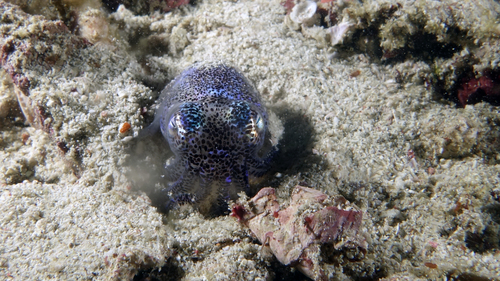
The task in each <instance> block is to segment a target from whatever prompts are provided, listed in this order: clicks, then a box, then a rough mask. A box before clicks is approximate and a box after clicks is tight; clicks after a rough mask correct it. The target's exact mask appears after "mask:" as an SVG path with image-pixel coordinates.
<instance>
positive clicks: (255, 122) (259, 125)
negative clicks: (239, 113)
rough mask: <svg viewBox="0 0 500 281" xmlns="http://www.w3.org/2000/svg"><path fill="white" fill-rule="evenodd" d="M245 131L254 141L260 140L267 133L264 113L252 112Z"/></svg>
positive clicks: (251, 140)
mask: <svg viewBox="0 0 500 281" xmlns="http://www.w3.org/2000/svg"><path fill="white" fill-rule="evenodd" d="M245 133H246V135H247V137H248V138H249V139H250V142H252V143H255V144H256V143H258V142H260V141H261V140H262V139H263V137H264V133H265V122H264V118H263V117H262V115H260V114H259V113H257V112H252V114H251V116H250V119H249V120H248V124H247V126H246V130H245Z"/></svg>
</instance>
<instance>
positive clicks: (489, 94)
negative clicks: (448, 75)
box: [457, 69, 500, 107]
mask: <svg viewBox="0 0 500 281" xmlns="http://www.w3.org/2000/svg"><path fill="white" fill-rule="evenodd" d="M457 97H458V101H459V103H460V105H461V106H463V107H465V106H466V105H467V104H474V103H478V102H480V101H483V100H484V101H488V102H490V103H492V104H500V72H499V71H493V70H489V69H487V70H485V71H484V72H483V75H481V76H479V77H474V75H472V74H469V75H465V76H464V77H462V78H461V79H460V81H459V84H458V91H457Z"/></svg>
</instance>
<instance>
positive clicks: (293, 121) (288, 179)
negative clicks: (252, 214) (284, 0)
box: [0, 0, 500, 280]
mask: <svg viewBox="0 0 500 281" xmlns="http://www.w3.org/2000/svg"><path fill="white" fill-rule="evenodd" d="M11 2H12V3H13V4H12V3H7V2H2V1H0V10H1V14H0V32H1V37H0V62H1V65H2V68H3V70H1V71H0V147H1V151H0V160H1V161H0V279H5V280H49V279H54V280H82V279H92V280H93V279H95V280H110V279H131V278H133V277H134V276H136V278H137V279H138V280H140V279H141V278H146V277H147V276H148V275H151V276H155V278H158V279H160V280H177V279H185V280H286V279H290V278H302V279H305V277H304V276H302V275H300V274H299V273H297V272H296V271H295V270H294V269H293V268H289V267H286V266H283V265H280V264H279V262H277V261H276V260H275V259H274V258H273V256H272V255H270V254H268V253H266V251H263V249H262V246H261V245H259V244H258V243H257V242H256V240H255V239H254V238H253V237H252V235H251V234H250V232H249V230H248V229H246V228H245V227H243V226H242V225H240V224H239V223H238V222H237V220H236V219H235V218H233V217H230V216H220V217H217V218H211V219H208V218H204V217H203V216H202V215H200V214H199V213H198V212H196V211H195V210H193V209H192V208H189V207H185V208H181V209H180V210H176V211H172V212H170V213H168V214H162V213H160V212H158V209H157V207H158V206H157V204H156V203H155V202H156V198H154V197H153V195H154V194H155V193H154V191H153V190H154V186H155V182H154V180H151V179H150V176H152V175H159V174H161V171H162V166H163V163H164V162H165V160H166V159H167V158H168V157H169V156H170V155H169V152H168V149H167V148H166V144H165V143H163V142H162V141H161V138H160V139H154V138H153V139H147V140H144V141H142V142H140V143H137V142H136V140H135V139H134V136H136V135H137V134H138V132H139V131H140V130H141V129H142V128H143V127H145V126H147V124H148V122H151V120H152V112H154V111H153V110H152V109H151V107H154V102H155V100H156V98H157V97H158V95H159V92H160V91H161V89H162V88H163V87H164V86H165V85H166V84H167V83H168V82H169V81H170V80H171V79H172V78H174V77H175V76H176V75H177V74H179V73H180V72H182V70H184V69H185V68H187V67H188V66H189V65H191V64H193V63H195V62H200V61H207V60H224V61H226V62H227V63H228V64H231V65H234V66H237V67H238V68H239V69H240V70H241V71H242V72H243V73H244V74H245V76H246V77H247V78H248V79H249V80H251V81H252V82H253V83H255V86H256V88H257V89H258V91H259V92H260V93H261V94H262V98H263V99H264V101H265V102H266V104H267V106H268V108H269V109H270V111H272V112H275V114H276V115H277V116H278V118H279V119H280V120H281V123H282V124H283V125H284V128H285V131H284V134H283V136H282V139H281V144H280V146H279V147H280V155H279V156H278V157H277V160H276V163H275V167H274V168H273V171H272V173H273V174H271V175H270V179H268V181H267V183H268V184H270V185H272V186H273V187H275V188H277V194H278V198H279V200H281V202H287V200H289V196H290V193H291V190H292V188H293V187H294V186H295V185H297V184H299V183H304V182H305V183H307V184H308V185H309V186H311V187H314V188H316V189H318V190H321V191H323V192H325V193H327V194H331V195H334V194H340V195H342V196H344V197H345V198H347V199H348V200H349V201H351V202H352V203H353V204H355V205H357V206H358V207H359V208H360V209H362V210H363V212H364V217H363V224H362V229H363V232H364V233H365V235H366V238H367V241H368V244H369V246H368V252H367V253H366V256H365V258H364V259H363V260H362V261H360V262H342V263H340V264H328V265H327V264H325V268H326V269H327V272H328V274H329V277H330V279H332V280H336V279H338V280H361V279H366V280H378V279H380V278H386V279H387V280H420V279H421V280H438V279H439V280H444V279H446V278H448V279H449V280H450V279H451V280H498V279H499V276H500V249H499V244H500V242H499V241H500V238H499V237H500V235H499V232H500V203H499V202H498V200H499V197H500V188H499V186H500V176H499V175H500V155H499V149H500V142H499V139H500V133H499V129H498V125H499V124H500V113H499V110H498V107H497V106H494V105H491V104H489V103H486V102H481V103H477V104H474V105H467V106H465V107H461V106H457V104H456V103H455V102H454V101H455V100H456V98H455V99H454V98H453V95H456V91H457V87H459V86H457V85H458V83H460V81H461V80H460V77H462V76H463V75H464V73H465V72H466V71H475V73H477V75H481V73H484V72H485V71H491V70H496V69H498V63H499V62H500V55H499V54H500V52H499V43H498V36H499V35H500V26H499V25H498V23H496V19H498V17H499V12H500V4H499V3H498V2H497V1H488V0H484V1H480V2H481V3H478V2H477V1H472V0H471V1H454V0H448V1H406V0H403V1H390V0H379V1H365V2H356V1H337V2H335V4H333V5H334V6H333V8H332V11H333V12H332V13H334V14H335V17H336V18H337V19H339V22H340V19H344V20H345V21H346V22H349V23H351V24H352V26H351V27H350V28H349V31H348V32H347V33H346V34H345V38H343V39H344V40H343V42H342V43H340V44H337V45H335V46H332V44H331V42H330V39H331V36H332V35H331V34H330V33H329V30H328V29H327V28H328V26H322V25H320V24H319V23H318V24H317V25H311V26H306V25H302V26H301V25H299V24H296V23H294V22H292V21H290V19H289V18H288V16H287V15H286V11H285V8H284V7H283V5H281V4H280V1H238V2H233V1H231V2H226V1H216V0H213V1H197V2H196V3H195V4H194V5H187V6H183V7H180V8H176V9H174V10H172V11H169V12H158V11H149V10H148V7H147V5H146V4H144V2H140V1H135V2H134V1H126V2H125V4H126V5H125V6H121V7H119V8H118V9H117V10H116V11H114V12H112V11H109V10H107V9H104V8H102V7H100V5H101V4H100V3H98V2H95V1H94V2H93V1H82V2H78V1H66V2H67V3H66V2H65V1H62V2H65V3H66V4H65V5H62V6H58V5H55V4H48V3H44V2H43V1H21V0H19V1H11ZM58 3H60V2H58ZM151 3H153V2H151ZM15 4H17V5H19V6H16V5H15ZM127 5H128V6H127ZM151 5H152V4H151ZM20 7H21V8H20ZM61 7H63V8H61ZM126 7H128V8H126ZM145 7H146V8H145ZM72 13H73V15H74V14H76V15H78V16H77V17H76V18H77V20H75V22H74V26H70V27H69V28H68V26H69V22H70V19H71V18H72V16H70V15H71V14H72ZM323 25H324V24H323ZM419 34H420V35H421V36H419ZM422 42H423V43H422ZM436 48H438V49H439V51H435V50H436ZM19 104H21V106H19ZM22 111H24V114H23V113H22ZM124 123H128V124H130V125H131V128H130V129H129V130H122V131H124V132H123V133H121V132H120V129H122V128H123V124H124ZM474 278H475V279H474Z"/></svg>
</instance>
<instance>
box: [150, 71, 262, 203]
mask: <svg viewBox="0 0 500 281" xmlns="http://www.w3.org/2000/svg"><path fill="white" fill-rule="evenodd" d="M160 102H161V104H160V107H159V108H158V109H157V111H156V115H155V120H154V122H153V124H151V125H150V126H149V127H148V128H146V129H145V133H146V134H151V133H153V132H155V131H157V130H158V129H160V130H161V132H162V134H163V136H164V137H165V139H166V140H167V141H168V144H169V146H170V149H171V150H172V152H173V153H174V159H170V161H168V162H169V163H168V164H167V165H166V173H165V177H166V180H167V188H166V192H167V194H168V197H169V198H170V199H169V202H167V203H166V204H167V206H166V207H167V209H171V208H172V207H174V206H176V205H178V204H179V203H186V202H188V203H193V204H194V205H195V206H196V207H198V209H199V210H200V211H201V212H203V213H210V212H213V210H214V209H216V208H217V206H218V205H219V204H220V202H224V201H227V200H228V199H236V198H237V193H239V192H241V191H245V192H247V193H248V192H249V182H251V181H252V180H254V179H257V178H259V177H261V176H262V175H263V174H264V173H265V172H266V171H267V170H268V168H269V161H270V158H271V155H272V153H268V154H267V156H266V157H263V158H261V157H259V156H258V155H259V152H260V150H261V148H262V146H263V144H264V141H265V137H266V130H267V122H268V116H267V112H266V109H265V107H264V106H263V105H262V103H261V99H260V95H259V93H258V92H257V91H256V90H255V89H254V87H253V86H252V85H251V84H250V83H249V81H248V80H247V79H246V78H245V77H244V76H243V75H242V74H241V73H240V72H238V71H237V70H235V69H234V68H232V67H229V66H226V65H224V64H223V63H211V64H195V65H193V66H192V67H190V68H189V69H187V70H185V71H184V72H183V73H181V74H180V75H179V76H178V77H177V78H175V79H174V80H173V81H172V82H171V83H170V84H169V85H167V87H166V88H165V89H164V90H163V91H162V94H161V96H160Z"/></svg>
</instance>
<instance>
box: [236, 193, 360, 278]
mask: <svg viewBox="0 0 500 281" xmlns="http://www.w3.org/2000/svg"><path fill="white" fill-rule="evenodd" d="M241 201H244V200H241ZM232 209H233V212H232V214H231V215H232V216H234V217H236V218H238V220H239V221H240V222H242V223H243V224H244V225H246V226H247V227H249V228H250V230H251V231H252V232H253V234H255V236H257V238H258V239H259V241H260V242H261V243H262V244H263V245H265V246H268V247H269V248H270V250H271V251H272V252H273V254H274V255H275V256H276V258H277V259H278V260H279V261H280V262H281V263H283V264H285V265H292V266H295V267H297V268H298V269H299V270H300V271H301V272H303V273H304V274H305V275H307V276H308V277H310V278H312V279H315V280H326V279H327V277H328V274H327V272H329V271H330V270H328V269H327V267H328V266H332V265H329V263H331V262H332V261H335V262H336V263H338V262H339V259H344V260H347V261H359V260H361V259H363V258H364V256H365V253H366V249H367V247H368V244H367V242H366V240H365V237H364V236H363V235H361V233H360V230H359V227H360V225H361V221H362V217H363V212H362V211H361V210H359V209H358V208H357V207H356V206H354V205H352V204H350V203H349V202H348V201H347V200H346V199H345V198H344V197H342V196H340V195H339V196H335V197H330V196H328V195H326V194H324V193H322V192H321V191H318V190H315V189H312V188H307V187H303V186H296V187H295V189H294V191H293V194H292V199H291V201H290V204H289V206H288V207H287V208H280V205H279V203H278V201H277V200H276V195H275V190H274V189H273V188H270V187H268V188H263V189H261V190H260V191H259V192H258V193H257V195H255V196H254V197H253V198H252V199H250V200H248V201H245V202H239V203H238V204H234V205H233V206H232Z"/></svg>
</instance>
